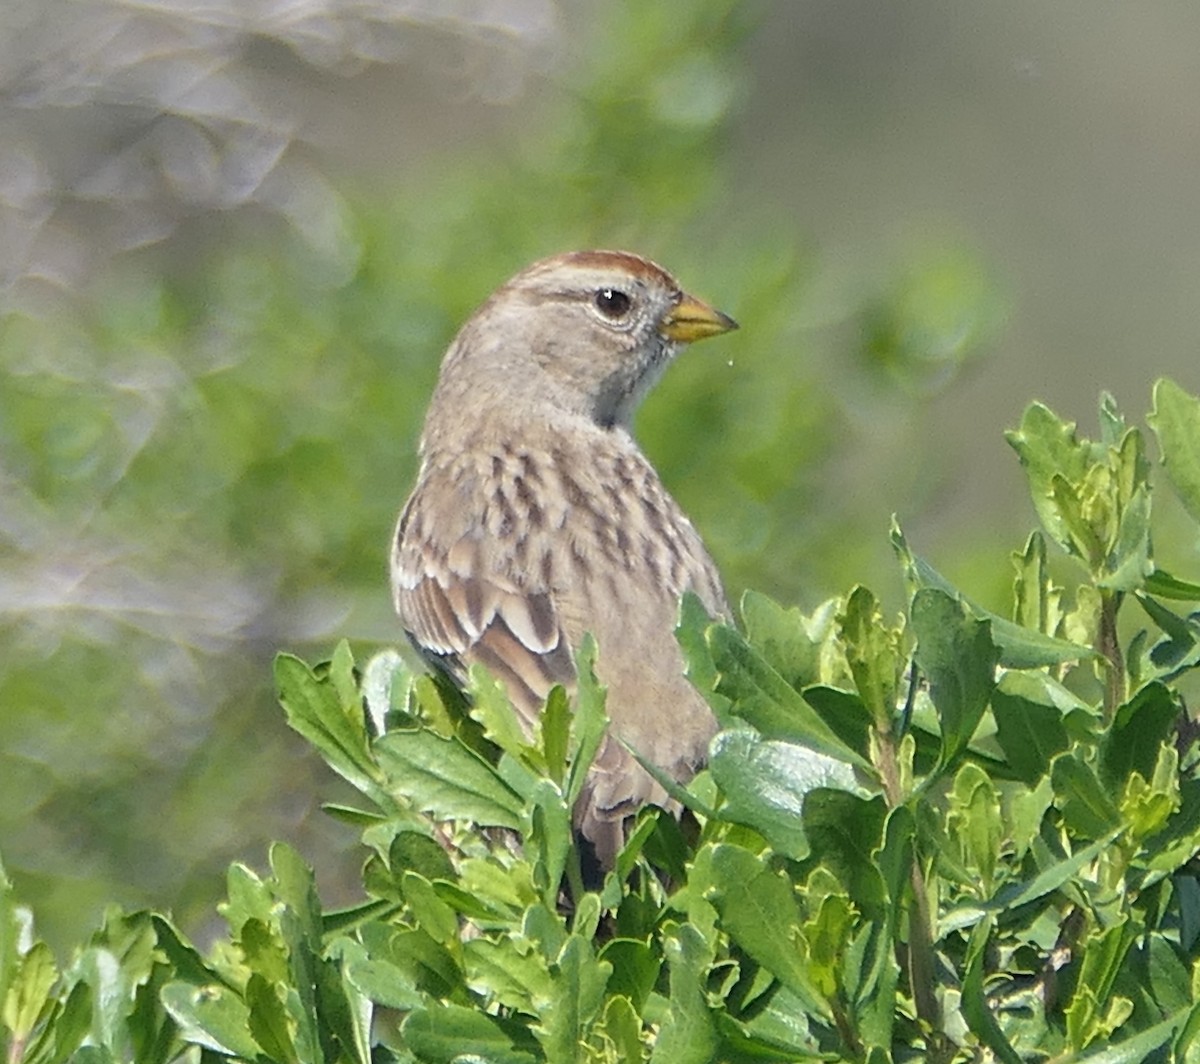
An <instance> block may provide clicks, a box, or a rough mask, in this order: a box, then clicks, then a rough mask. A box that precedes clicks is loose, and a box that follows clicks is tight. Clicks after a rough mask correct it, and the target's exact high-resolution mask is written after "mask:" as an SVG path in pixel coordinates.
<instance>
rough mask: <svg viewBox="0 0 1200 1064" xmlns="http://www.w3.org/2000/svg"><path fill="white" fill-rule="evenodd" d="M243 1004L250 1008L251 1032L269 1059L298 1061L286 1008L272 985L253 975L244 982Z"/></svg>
mask: <svg viewBox="0 0 1200 1064" xmlns="http://www.w3.org/2000/svg"><path fill="white" fill-rule="evenodd" d="M246 1005H247V1007H248V1008H249V1010H250V1017H249V1021H248V1022H249V1027H250V1034H251V1035H253V1037H254V1040H255V1041H256V1042H257V1043H258V1044H259V1045H260V1046H262V1048H263V1052H264V1053H265V1054H266V1055H267V1057H268V1059H270V1060H272V1061H280V1062H281V1064H293V1062H295V1061H298V1059H299V1058H298V1057H297V1055H296V1045H295V1043H294V1042H293V1040H292V1039H293V1034H292V1030H291V1024H290V1022H289V1018H288V1014H287V1010H286V1009H285V1008H284V1007H283V1002H282V1001H280V1000H279V996H278V995H277V994H276V992H275V988H274V987H273V986H271V985H270V984H269V983H268V982H267V981H266V980H265V979H263V977H262V976H260V975H252V976H250V979H249V981H248V982H247V983H246Z"/></svg>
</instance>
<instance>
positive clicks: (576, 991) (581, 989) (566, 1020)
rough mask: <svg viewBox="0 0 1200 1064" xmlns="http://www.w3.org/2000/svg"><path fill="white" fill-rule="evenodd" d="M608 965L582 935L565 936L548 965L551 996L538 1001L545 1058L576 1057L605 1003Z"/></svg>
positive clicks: (540, 1032) (564, 1059) (540, 1038)
mask: <svg viewBox="0 0 1200 1064" xmlns="http://www.w3.org/2000/svg"><path fill="white" fill-rule="evenodd" d="M611 971H612V969H611V967H610V966H609V965H608V964H607V963H606V962H604V961H599V960H597V959H596V957H595V954H594V953H593V952H592V944H591V943H590V942H589V941H588V940H587V939H585V938H584V937H583V936H582V935H577V934H572V935H570V936H569V937H568V938H567V942H566V945H564V946H563V948H562V950H561V951H560V953H559V955H558V957H557V958H555V961H554V963H553V964H551V965H550V984H549V985H550V992H551V997H550V1000H549V1001H547V1002H545V1003H544V1004H542V1003H539V1004H541V1007H540V1008H539V1013H540V1015H541V1023H540V1024H539V1025H538V1026H537V1027H535V1028H534V1030H535V1033H536V1034H537V1035H538V1040H539V1041H540V1042H541V1044H542V1048H543V1049H544V1050H545V1052H546V1057H547V1059H548V1060H563V1061H567V1060H572V1059H577V1047H578V1046H579V1045H580V1044H581V1043H582V1042H583V1041H584V1040H585V1036H586V1033H587V1030H588V1028H589V1027H590V1026H591V1023H592V1021H593V1020H594V1019H595V1018H596V1017H597V1016H598V1015H599V1012H600V1008H601V1006H602V1005H603V1004H604V988H605V985H606V984H607V982H608V977H609V974H610V973H611Z"/></svg>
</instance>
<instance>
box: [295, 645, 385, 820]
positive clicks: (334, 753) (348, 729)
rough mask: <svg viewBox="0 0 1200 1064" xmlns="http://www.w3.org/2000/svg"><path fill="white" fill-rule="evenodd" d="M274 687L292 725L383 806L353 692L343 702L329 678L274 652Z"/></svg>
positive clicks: (337, 769) (358, 702) (379, 781)
mask: <svg viewBox="0 0 1200 1064" xmlns="http://www.w3.org/2000/svg"><path fill="white" fill-rule="evenodd" d="M340 649H341V648H340V647H339V650H340ZM346 653H348V651H346ZM275 686H276V690H277V693H278V697H279V702H280V704H281V705H282V706H283V709H284V712H285V713H286V715H287V721H288V724H289V725H291V727H292V729H293V730H294V731H297V732H299V733H300V734H301V735H303V736H304V738H306V739H307V740H308V741H309V742H310V743H312V744H313V746H315V747H316V748H317V750H318V752H319V753H320V754H321V756H322V757H323V758H324V759H325V761H326V762H327V763H328V765H329V767H330V768H332V769H333V770H334V771H335V772H336V773H338V775H340V776H342V778H343V779H345V780H346V781H347V782H349V783H350V784H351V785H352V786H354V787H356V788H357V789H358V790H360V791H361V792H362V793H363V794H365V795H367V796H368V797H369V798H371V799H373V800H375V801H376V802H377V803H379V804H383V805H386V804H387V798H386V794H385V792H384V791H383V789H382V787H381V784H382V782H383V781H382V778H381V777H380V773H379V769H378V767H377V766H376V765H375V763H374V761H373V760H372V758H371V752H370V748H369V746H368V737H367V729H366V724H365V721H364V718H363V708H362V703H361V700H360V699H358V697H357V695H355V696H354V697H353V699H352V700H351V701H349V702H343V701H342V696H341V693H339V691H338V688H337V686H336V685H335V684H334V683H333V682H331V681H330V680H329V679H327V678H326V679H321V678H319V677H318V676H317V674H316V673H315V672H314V671H313V670H312V669H311V668H309V666H308V665H307V664H305V663H304V662H303V661H301V660H300V659H299V658H297V657H294V656H293V655H291V654H279V655H277V656H276V658H275Z"/></svg>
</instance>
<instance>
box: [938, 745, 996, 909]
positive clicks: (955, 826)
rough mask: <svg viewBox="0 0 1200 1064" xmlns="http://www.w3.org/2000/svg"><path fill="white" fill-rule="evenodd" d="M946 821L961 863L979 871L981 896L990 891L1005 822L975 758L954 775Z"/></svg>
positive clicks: (992, 785) (988, 893)
mask: <svg viewBox="0 0 1200 1064" xmlns="http://www.w3.org/2000/svg"><path fill="white" fill-rule="evenodd" d="M947 824H948V826H949V828H950V831H951V832H952V834H953V835H954V836H955V837H956V838H957V839H958V843H959V848H960V850H961V852H962V857H963V860H964V863H965V864H966V866H967V867H968V868H969V869H972V870H973V871H975V872H977V873H978V875H979V878H980V880H981V881H982V882H981V886H982V889H983V894H984V896H985V897H986V896H987V895H990V894H991V892H992V882H993V877H994V875H995V871H996V866H997V864H998V863H999V860H1000V846H1001V843H1002V842H1003V841H1004V834H1005V825H1004V823H1003V821H1002V819H1001V816H1000V797H999V795H998V794H997V793H996V787H995V785H994V784H993V783H992V780H991V777H990V776H988V774H987V773H986V772H984V770H983V769H982V768H980V767H979V766H978V765H976V764H975V763H974V762H971V761H968V762H966V763H965V764H964V765H963V766H962V767H961V768H960V769H959V770H958V773H957V775H956V776H955V777H954V784H953V786H952V787H951V789H950V794H949V815H948V817H947Z"/></svg>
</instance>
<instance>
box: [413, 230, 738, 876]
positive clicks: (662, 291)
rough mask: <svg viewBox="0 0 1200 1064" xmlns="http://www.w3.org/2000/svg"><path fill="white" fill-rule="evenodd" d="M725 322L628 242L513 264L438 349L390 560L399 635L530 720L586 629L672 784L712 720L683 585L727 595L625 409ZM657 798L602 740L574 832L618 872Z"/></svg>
mask: <svg viewBox="0 0 1200 1064" xmlns="http://www.w3.org/2000/svg"><path fill="white" fill-rule="evenodd" d="M734 328H736V324H735V323H734V322H733V320H732V319H730V318H728V317H726V316H725V315H724V314H722V313H721V312H720V311H717V310H714V309H713V308H712V307H710V306H709V305H708V304H706V303H703V302H701V301H700V300H698V299H696V298H694V297H693V296H690V295H687V294H686V293H685V292H683V291H682V289H681V288H680V287H679V285H678V284H677V283H676V281H675V279H674V278H673V277H671V275H670V274H668V273H667V272H666V271H665V270H663V269H662V268H660V267H659V266H657V265H655V264H654V263H652V262H649V261H648V260H646V259H643V258H641V257H639V256H637V255H632V254H629V253H627V252H620V251H579V252H574V253H571V254H566V255H559V256H556V257H554V258H550V259H546V260H544V261H541V262H537V263H534V264H533V265H532V266H530V267H528V268H527V269H525V270H523V271H522V272H521V273H519V274H517V275H516V276H515V277H514V278H513V279H512V280H510V281H509V282H508V283H507V284H505V285H503V286H501V287H500V288H499V289H497V290H496V292H494V293H493V294H492V296H491V297H490V298H489V299H488V300H487V301H486V302H485V303H484V304H483V305H482V306H481V307H480V308H479V309H478V310H477V311H476V312H475V314H474V315H472V317H471V318H470V319H469V320H468V321H467V323H466V324H465V325H464V326H463V328H462V330H461V331H460V332H459V334H458V336H457V337H456V338H455V340H454V342H453V343H452V344H451V345H450V348H449V350H448V351H447V352H446V356H445V359H444V361H443V363H442V368H441V374H440V377H439V379H438V383H437V387H436V389H435V391H434V394H433V398H432V400H431V402H430V405H429V411H428V413H427V415H426V419H425V427H424V431H423V433H422V436H421V467H420V473H419V475H418V480H417V485H416V487H415V489H414V490H413V493H412V495H411V497H410V498H409V500H408V503H407V504H406V505H405V507H404V510H403V512H402V513H401V515H400V521H399V525H398V527H397V529H396V536H395V541H394V548H393V553H392V565H391V568H392V585H393V590H394V593H395V602H396V609H397V611H398V612H399V614H400V618H401V620H402V622H403V624H404V627H405V629H406V631H407V632H408V635H409V637H410V638H411V640H412V641H413V642H414V643H415V644H416V646H417V647H418V648H419V649H420V650H421V651H422V652H423V653H424V654H425V655H426V656H427V657H428V658H430V659H432V660H433V661H434V662H436V663H437V664H438V665H439V666H440V667H442V668H444V669H446V670H448V671H449V673H450V674H451V675H452V676H454V677H455V678H456V679H458V680H460V681H461V680H462V678H463V676H464V673H465V670H466V667H467V666H468V665H469V664H470V663H471V662H480V663H481V664H483V665H484V666H486V667H487V668H488V669H489V670H490V671H491V672H492V673H493V674H494V675H495V676H496V677H497V678H499V679H500V680H502V681H503V682H504V684H505V685H506V687H507V691H508V694H509V697H510V698H511V699H512V701H513V704H514V705H515V706H516V708H517V710H518V712H519V714H520V716H521V718H522V720H523V722H524V724H525V725H526V727H527V728H531V727H532V726H533V724H534V722H535V721H536V719H537V715H538V714H539V713H540V712H541V709H542V706H543V703H544V701H545V698H546V696H547V694H548V693H549V691H550V689H551V687H552V686H553V685H554V684H563V685H564V686H566V687H567V688H568V689H570V688H571V687H572V686H573V683H574V680H575V669H574V664H573V661H572V655H573V652H574V650H575V649H576V648H577V647H578V646H579V643H580V640H581V638H582V637H583V635H584V633H585V632H591V633H592V634H593V635H594V636H595V638H596V641H597V645H598V648H599V654H598V660H597V665H596V672H597V675H598V677H599V679H600V680H601V682H602V683H604V684H606V685H607V687H608V703H607V705H608V714H609V718H610V721H611V730H612V731H613V732H615V733H616V734H617V735H619V736H621V738H622V739H624V740H625V742H627V743H629V744H630V745H631V746H632V747H634V748H635V749H636V750H638V751H639V752H640V753H641V754H642V755H643V756H644V757H646V758H647V759H648V760H650V761H651V762H653V763H654V764H656V765H658V766H661V767H662V768H663V769H664V770H665V771H666V772H667V773H669V774H670V775H671V776H672V777H674V778H675V779H678V780H681V781H685V780H687V779H689V778H691V776H692V775H693V774H694V773H695V771H696V769H697V768H698V767H699V765H700V764H701V763H702V761H703V759H704V756H705V751H706V748H707V744H708V740H709V739H710V738H711V737H712V735H713V732H714V731H715V729H716V722H715V720H714V718H713V715H712V712H711V710H710V709H709V707H708V705H707V704H706V703H705V701H704V699H703V698H702V697H701V695H700V694H699V693H698V692H697V691H696V690H695V689H694V688H693V687H692V686H691V685H690V684H689V683H688V681H687V680H686V679H685V677H684V663H683V658H682V655H681V652H680V649H679V647H678V645H677V644H676V642H675V637H674V632H673V628H674V625H675V621H676V614H677V610H678V605H679V599H680V596H681V595H682V594H683V593H684V592H685V591H689V590H690V591H694V592H695V593H696V594H697V595H698V596H699V597H700V599H701V601H702V602H703V603H704V605H705V607H706V608H707V609H708V610H709V612H710V613H712V614H713V615H716V616H723V615H727V613H728V607H727V604H726V601H725V595H724V592H723V591H722V589H721V581H720V577H719V575H718V573H717V569H716V566H715V565H714V564H713V561H712V558H711V557H709V554H708V552H707V551H706V550H705V548H704V544H703V543H702V542H701V540H700V536H699V535H698V534H697V533H696V530H695V529H694V528H693V527H692V523H691V522H690V521H689V520H688V519H687V517H686V516H685V515H684V513H683V511H682V510H680V508H679V506H678V504H677V503H676V502H675V500H674V499H672V498H671V496H670V495H669V494H668V493H667V490H666V488H665V487H664V486H663V484H662V481H661V480H660V479H659V477H658V474H657V473H656V472H655V471H654V468H653V467H652V466H651V465H650V463H649V461H647V459H646V457H645V455H643V454H642V452H641V450H640V449H639V447H638V445H637V443H636V442H635V441H634V439H633V436H632V435H631V434H630V421H631V419H632V417H633V414H634V411H635V409H636V408H637V405H638V403H639V402H640V400H641V399H642V397H643V396H645V394H646V393H647V391H648V390H649V389H650V387H651V386H652V385H653V384H654V383H655V382H656V381H657V380H658V378H659V376H660V375H661V374H662V372H663V370H664V369H666V367H667V365H668V364H669V363H670V361H671V359H672V358H673V357H674V356H675V354H676V353H677V352H678V351H679V350H680V348H681V346H682V345H684V344H686V343H689V342H691V341H694V340H701V339H703V338H705V337H707V336H715V335H717V334H719V333H723V332H726V331H728V330H730V329H734ZM665 799H666V795H665V793H664V792H663V789H662V788H661V787H660V786H659V785H658V784H657V783H655V782H654V780H653V779H652V778H651V777H650V776H649V775H648V774H647V773H646V772H645V771H644V770H643V769H642V768H641V766H639V765H638V764H637V762H636V761H634V760H633V758H631V757H630V756H629V754H628V752H627V751H626V750H625V749H624V748H623V747H622V746H621V745H620V744H619V743H617V742H614V741H612V739H611V737H606V739H605V741H604V743H603V744H602V745H601V748H600V751H599V753H598V755H597V757H596V760H595V763H594V765H593V767H592V770H591V772H590V774H589V776H588V781H587V784H586V786H585V788H584V791H583V794H582V795H581V797H580V799H579V803H578V805H577V806H576V809H575V822H576V826H577V828H578V829H579V830H580V831H581V832H582V834H583V835H584V837H585V838H587V839H589V840H590V841H591V842H592V844H593V845H594V847H595V850H596V855H597V857H598V859H599V860H600V862H601V864H602V866H604V867H611V865H612V861H613V857H614V855H615V853H616V851H617V850H618V849H619V847H620V846H621V844H622V840H623V837H624V835H623V830H622V822H623V820H624V818H625V817H626V816H628V815H629V814H631V813H633V812H634V811H636V809H637V808H638V807H639V806H641V805H642V804H643V803H645V802H655V803H659V804H663V803H664V801H665Z"/></svg>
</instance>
